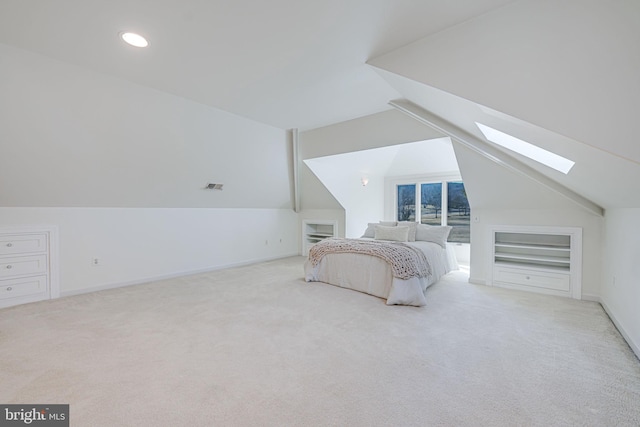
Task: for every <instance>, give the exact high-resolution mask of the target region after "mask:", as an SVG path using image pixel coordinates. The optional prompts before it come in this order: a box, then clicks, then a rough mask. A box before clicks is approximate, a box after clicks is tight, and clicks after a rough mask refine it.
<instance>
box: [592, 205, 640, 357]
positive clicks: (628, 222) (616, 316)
mask: <svg viewBox="0 0 640 427" xmlns="http://www.w3.org/2000/svg"><path fill="white" fill-rule="evenodd" d="M605 231H606V234H605V238H604V241H603V243H604V245H603V246H604V247H603V259H604V269H603V270H604V273H603V277H602V290H601V295H602V300H601V302H602V304H603V306H604V307H605V309H606V310H607V312H608V313H609V316H610V317H611V319H612V320H613V321H614V322H615V323H616V325H617V326H618V329H619V330H620V331H621V332H622V333H623V335H624V336H625V338H626V339H627V342H628V343H629V344H630V345H631V347H632V348H633V350H634V351H635V352H636V354H637V355H638V357H640V309H639V304H640V263H639V262H638V260H640V209H611V210H608V211H607V213H606V215H605Z"/></svg>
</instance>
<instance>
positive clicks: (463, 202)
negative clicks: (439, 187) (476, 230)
mask: <svg viewBox="0 0 640 427" xmlns="http://www.w3.org/2000/svg"><path fill="white" fill-rule="evenodd" d="M447 225H450V226H452V227H453V228H452V229H451V233H449V241H450V242H458V243H469V242H470V241H471V236H470V234H471V233H470V232H471V209H470V208H469V200H467V192H466V191H465V190H464V184H463V183H462V182H447Z"/></svg>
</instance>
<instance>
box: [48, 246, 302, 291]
mask: <svg viewBox="0 0 640 427" xmlns="http://www.w3.org/2000/svg"><path fill="white" fill-rule="evenodd" d="M293 256H300V254H299V253H298V252H295V253H291V254H283V255H277V256H273V257H266V258H257V259H251V260H245V261H240V262H235V263H231V264H224V265H217V266H214V267H205V268H199V269H197V270H188V271H180V272H175V273H169V274H162V275H159V276H150V277H143V278H140V279H135V280H127V281H124V282H114V283H107V284H104V285H100V286H93V287H90V288H85V289H74V290H71V291H62V292H60V296H61V297H70V296H74V295H81V294H88V293H91V292H98V291H104V290H107V289H116V288H123V287H125V286H133V285H141V284H143V283H149V282H156V281H158V280H167V279H175V278H176V277H182V276H191V275H193V274H202V273H208V272H211V271H216V270H224V269H225V268H234V267H243V266H246V265H251V264H257V263H260V262H266V261H274V260H277V259H283V258H289V257H293Z"/></svg>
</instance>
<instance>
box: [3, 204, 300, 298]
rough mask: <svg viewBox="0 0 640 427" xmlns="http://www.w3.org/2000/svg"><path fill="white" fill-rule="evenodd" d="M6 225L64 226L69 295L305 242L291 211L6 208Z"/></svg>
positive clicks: (258, 256) (63, 280)
mask: <svg viewBox="0 0 640 427" xmlns="http://www.w3.org/2000/svg"><path fill="white" fill-rule="evenodd" d="M0 224H2V226H18V225H20V226H23V225H34V224H35V225H57V226H58V227H59V251H60V252H59V253H60V265H59V268H60V291H61V294H62V295H69V294H74V293H79V292H87V291H91V290H97V289H102V288H109V287H114V286H119V285H123V284H131V283H141V282H147V281H151V280H154V279H157V278H163V277H172V276H176V275H182V274H188V273H194V272H199V271H207V270H212V269H217V268H223V267H229V266H233V265H239V264H247V263H251V262H257V261H262V260H267V259H274V258H280V257H286V256H292V255H296V254H297V253H298V240H299V238H298V229H297V215H296V214H295V213H294V212H293V210H291V209H246V208H245V209H241V208H239V209H206V208H205V209H202V208H0ZM94 257H96V258H98V259H99V260H100V265H98V266H93V265H92V263H91V260H92V258H94ZM301 274H302V271H301Z"/></svg>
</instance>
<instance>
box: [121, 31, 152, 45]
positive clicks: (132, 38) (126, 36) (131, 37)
mask: <svg viewBox="0 0 640 427" xmlns="http://www.w3.org/2000/svg"><path fill="white" fill-rule="evenodd" d="M120 37H122V40H124V41H125V42H126V43H129V44H130V45H131V46H135V47H147V46H149V42H148V41H147V39H145V38H144V37H142V36H141V35H140V34H136V33H122V34H121V35H120Z"/></svg>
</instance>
